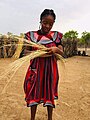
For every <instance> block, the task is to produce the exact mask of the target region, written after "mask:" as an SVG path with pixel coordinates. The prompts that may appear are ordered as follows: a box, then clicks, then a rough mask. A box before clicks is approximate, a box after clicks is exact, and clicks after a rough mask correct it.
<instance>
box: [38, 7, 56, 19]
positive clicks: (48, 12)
mask: <svg viewBox="0 0 90 120" xmlns="http://www.w3.org/2000/svg"><path fill="white" fill-rule="evenodd" d="M47 15H52V16H53V18H54V20H55V19H56V15H55V13H54V11H53V10H52V9H45V10H44V11H43V12H42V13H41V15H40V20H41V21H42V19H43V17H45V16H47Z"/></svg>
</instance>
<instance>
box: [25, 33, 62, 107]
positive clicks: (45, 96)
mask: <svg viewBox="0 0 90 120" xmlns="http://www.w3.org/2000/svg"><path fill="white" fill-rule="evenodd" d="M25 36H26V39H28V40H31V41H33V42H36V43H39V44H42V45H44V46H46V47H48V48H49V47H52V46H58V45H60V44H61V38H62V33H60V32H57V31H51V32H50V33H49V34H48V35H42V34H41V33H40V31H30V32H27V33H26V34H25ZM32 49H33V50H35V48H32ZM58 79H59V75H58V68H57V60H56V58H55V56H54V55H52V56H49V57H38V58H35V59H33V60H31V61H30V65H29V67H28V70H27V73H26V77H25V81H24V91H25V100H26V102H27V106H28V107H31V106H32V105H38V104H40V103H43V106H44V107H45V106H52V107H55V103H54V99H57V98H58Z"/></svg>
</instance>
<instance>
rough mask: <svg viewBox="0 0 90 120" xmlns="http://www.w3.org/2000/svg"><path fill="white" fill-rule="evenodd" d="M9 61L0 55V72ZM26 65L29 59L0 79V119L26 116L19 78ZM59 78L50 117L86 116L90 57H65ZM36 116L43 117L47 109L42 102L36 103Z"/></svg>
mask: <svg viewBox="0 0 90 120" xmlns="http://www.w3.org/2000/svg"><path fill="white" fill-rule="evenodd" d="M13 61H14V60H13V59H0V74H1V72H2V71H5V67H6V66H7V65H8V64H9V63H11V62H13ZM28 65H29V61H28V62H27V63H25V64H24V65H23V66H22V67H21V68H20V69H19V70H18V71H17V72H16V73H15V75H14V77H13V78H12V79H11V80H10V81H9V82H8V79H7V78H3V79H0V120H30V115H29V108H27V107H26V103H25V101H24V92H23V81H24V77H25V73H26V70H27V67H28ZM0 77H1V76H0ZM61 78H62V79H61V80H60V83H59V99H58V102H56V108H55V109H54V113H53V120H90V57H72V58H68V59H66V62H65V70H64V71H62V77H61ZM7 83H8V85H7V86H6V84H7ZM5 86H6V87H5ZM4 88H5V90H4V92H3V93H2V91H3V89H4ZM36 120H47V111H46V108H43V107H42V104H41V105H39V106H38V111H37V114H36Z"/></svg>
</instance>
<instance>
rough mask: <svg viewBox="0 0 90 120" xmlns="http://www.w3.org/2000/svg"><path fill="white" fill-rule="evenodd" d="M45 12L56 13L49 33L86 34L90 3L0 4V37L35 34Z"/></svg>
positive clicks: (6, 0) (28, 0)
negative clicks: (53, 31) (52, 11)
mask: <svg viewBox="0 0 90 120" xmlns="http://www.w3.org/2000/svg"><path fill="white" fill-rule="evenodd" d="M45 8H49V9H53V10H54V12H55V13H56V17H57V18H56V21H55V24H54V26H53V28H52V30H57V31H60V32H62V33H65V32H67V31H69V30H72V29H73V30H76V31H78V33H82V32H83V31H85V30H86V31H87V32H90V0H62V1H61V0H0V33H2V34H6V33H7V32H12V33H14V34H20V33H25V32H27V31H29V30H38V29H39V22H40V20H39V19H40V14H41V12H42V11H43V10H44V9H45Z"/></svg>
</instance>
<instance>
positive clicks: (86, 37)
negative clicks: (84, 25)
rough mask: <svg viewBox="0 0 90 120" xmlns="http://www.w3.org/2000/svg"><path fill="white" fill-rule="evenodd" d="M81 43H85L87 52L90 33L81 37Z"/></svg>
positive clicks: (85, 33)
mask: <svg viewBox="0 0 90 120" xmlns="http://www.w3.org/2000/svg"><path fill="white" fill-rule="evenodd" d="M81 41H82V43H84V47H85V52H87V46H88V43H90V33H89V32H86V31H85V32H83V33H82V36H81Z"/></svg>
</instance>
